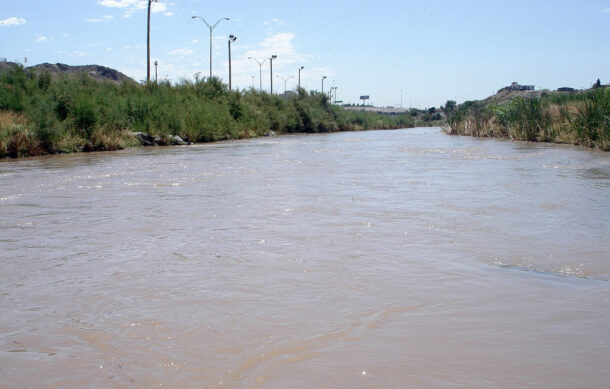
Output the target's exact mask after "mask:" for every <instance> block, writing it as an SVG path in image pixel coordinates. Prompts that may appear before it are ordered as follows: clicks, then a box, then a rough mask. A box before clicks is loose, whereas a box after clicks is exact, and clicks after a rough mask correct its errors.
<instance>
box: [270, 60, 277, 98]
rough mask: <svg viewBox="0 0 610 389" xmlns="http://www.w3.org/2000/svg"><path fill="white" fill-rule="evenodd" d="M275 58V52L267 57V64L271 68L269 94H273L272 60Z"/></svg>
mask: <svg viewBox="0 0 610 389" xmlns="http://www.w3.org/2000/svg"><path fill="white" fill-rule="evenodd" d="M276 58H277V55H275V54H274V55H272V56H271V57H270V58H269V66H270V69H271V94H273V60H274V59H276Z"/></svg>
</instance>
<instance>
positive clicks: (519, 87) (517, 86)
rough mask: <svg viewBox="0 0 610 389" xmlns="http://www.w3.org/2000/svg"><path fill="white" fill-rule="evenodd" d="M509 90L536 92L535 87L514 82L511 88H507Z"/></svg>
mask: <svg viewBox="0 0 610 389" xmlns="http://www.w3.org/2000/svg"><path fill="white" fill-rule="evenodd" d="M506 89H508V90H534V86H533V85H520V84H519V83H518V82H513V83H512V84H510V86H508V87H506Z"/></svg>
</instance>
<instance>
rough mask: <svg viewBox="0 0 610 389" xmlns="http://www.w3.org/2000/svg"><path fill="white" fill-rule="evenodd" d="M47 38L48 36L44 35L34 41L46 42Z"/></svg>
mask: <svg viewBox="0 0 610 389" xmlns="http://www.w3.org/2000/svg"><path fill="white" fill-rule="evenodd" d="M48 40H49V38H47V37H46V36H41V37H38V38H37V39H36V43H42V42H46V41H48Z"/></svg>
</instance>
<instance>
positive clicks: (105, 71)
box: [0, 61, 136, 84]
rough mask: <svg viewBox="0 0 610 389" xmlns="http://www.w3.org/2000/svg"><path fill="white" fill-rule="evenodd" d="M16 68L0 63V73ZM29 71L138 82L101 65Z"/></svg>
mask: <svg viewBox="0 0 610 389" xmlns="http://www.w3.org/2000/svg"><path fill="white" fill-rule="evenodd" d="M14 66H19V65H18V64H17V63H15V62H9V61H0V73H1V72H3V71H5V70H7V69H10V68H11V67H14ZM27 69H28V70H31V71H33V72H37V73H42V72H49V73H51V74H68V75H78V74H83V73H85V74H88V75H89V76H91V77H93V78H94V79H96V80H109V81H113V82H116V83H119V84H120V83H122V82H126V81H127V82H134V83H135V82H136V81H135V80H133V79H132V78H129V77H128V76H126V75H125V74H123V73H121V72H119V71H118V70H115V69H111V68H107V67H105V66H100V65H80V66H70V65H66V64H63V63H56V64H50V63H43V64H40V65H35V66H29V67H28V68H27Z"/></svg>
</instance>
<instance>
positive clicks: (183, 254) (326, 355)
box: [0, 128, 610, 388]
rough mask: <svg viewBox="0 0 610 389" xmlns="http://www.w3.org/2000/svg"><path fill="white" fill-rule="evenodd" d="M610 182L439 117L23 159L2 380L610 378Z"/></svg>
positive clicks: (597, 382)
mask: <svg viewBox="0 0 610 389" xmlns="http://www.w3.org/2000/svg"><path fill="white" fill-rule="evenodd" d="M609 200H610V153H603V152H599V151H595V150H587V149H581V148H576V147H573V146H562V145H548V144H533V143H520V142H510V141H502V140H493V139H475V138H469V137H450V136H446V135H443V134H442V133H441V132H440V130H439V129H437V128H432V129H409V130H395V131H371V132H349V133H334V134H323V135H295V136H282V137H273V138H260V139H253V140H243V141H232V142H221V143H214V144H204V145H194V146H183V147H164V148H137V149H130V150H125V151H120V152H109V153H81V154H73V155H61V156H50V157H43V158H32V159H25V160H17V161H2V162H0V269H1V270H0V387H7V388H13V387H15V388H22V387H23V388H25V387H28V388H31V387H45V388H82V387H100V388H101V387H116V388H121V387H125V388H133V387H137V388H150V387H173V388H177V387H185V388H203V387H205V388H403V387H405V388H406V387H425V388H445V387H468V388H492V387H494V388H514V387H528V388H550V387H553V388H575V387H579V388H601V387H607V385H608V382H610V282H608V280H610V203H609Z"/></svg>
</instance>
